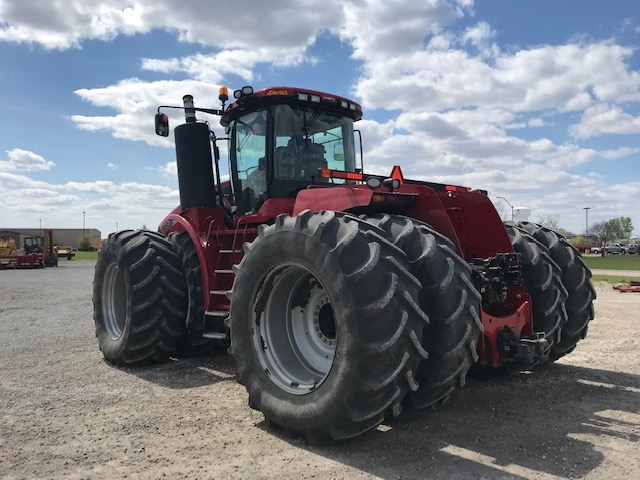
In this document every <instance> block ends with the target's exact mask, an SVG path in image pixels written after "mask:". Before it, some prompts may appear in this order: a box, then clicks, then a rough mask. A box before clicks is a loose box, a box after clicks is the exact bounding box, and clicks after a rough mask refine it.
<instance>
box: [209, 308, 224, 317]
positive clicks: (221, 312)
mask: <svg viewBox="0 0 640 480" xmlns="http://www.w3.org/2000/svg"><path fill="white" fill-rule="evenodd" d="M204 314H205V315H207V316H209V317H227V316H229V312H228V311H226V310H207V311H206V312H204Z"/></svg>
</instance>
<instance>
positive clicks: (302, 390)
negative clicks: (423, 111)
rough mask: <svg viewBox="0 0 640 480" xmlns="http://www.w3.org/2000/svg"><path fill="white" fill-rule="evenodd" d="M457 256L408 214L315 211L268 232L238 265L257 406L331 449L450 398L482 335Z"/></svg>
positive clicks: (239, 314) (242, 362)
mask: <svg viewBox="0 0 640 480" xmlns="http://www.w3.org/2000/svg"><path fill="white" fill-rule="evenodd" d="M416 242H417V243H416ZM456 257H457V255H456V254H455V252H454V251H453V246H452V245H451V244H450V242H449V241H448V240H446V239H444V238H443V237H440V236H439V235H437V234H434V232H432V231H431V230H429V229H428V227H426V226H425V225H417V224H415V223H414V222H412V221H410V220H408V219H404V218H402V217H395V216H379V217H378V216H376V217H364V218H355V217H351V216H349V215H341V214H336V213H334V212H321V213H319V214H314V213H312V212H310V211H305V212H302V213H301V214H299V215H298V216H297V217H290V216H288V215H281V216H279V217H277V219H276V221H275V223H274V224H273V225H270V226H265V227H261V228H260V229H259V235H258V237H257V238H256V240H255V241H254V242H252V243H251V244H246V245H245V256H244V258H243V260H242V262H241V263H240V264H239V265H238V267H237V272H236V278H235V282H234V286H233V290H232V295H231V314H230V318H229V327H230V329H231V341H232V346H231V349H232V351H233V354H234V355H235V359H236V365H237V368H238V377H239V379H240V381H241V383H243V384H244V385H245V387H246V388H247V391H248V393H249V405H250V406H251V407H252V408H255V409H257V410H260V411H261V412H262V413H263V414H264V416H265V418H266V420H267V421H268V422H269V423H271V424H275V425H278V426H280V427H282V428H283V429H284V430H285V431H286V432H288V433H289V434H293V435H302V436H304V437H306V438H307V440H308V441H310V442H311V443H327V442H331V441H336V440H345V439H348V438H351V437H354V436H356V435H359V434H361V433H363V432H365V431H367V430H370V429H372V428H375V427H376V426H377V425H379V424H380V423H381V422H382V421H383V420H384V419H385V417H397V416H401V415H406V414H413V413H417V412H418V411H421V410H424V409H426V408H430V407H432V406H433V405H435V404H436V403H438V402H441V401H443V400H444V399H446V397H447V396H448V395H449V393H450V391H451V390H452V389H453V388H454V387H455V386H456V385H459V384H461V383H463V382H464V377H465V375H466V372H467V370H468V368H469V366H470V365H471V364H472V363H473V361H475V358H476V357H475V355H476V353H475V342H476V341H477V337H478V335H479V332H480V330H481V325H480V322H479V319H478V317H477V315H478V312H477V306H478V304H479V296H478V294H477V292H475V291H474V289H473V286H472V284H471V282H470V271H468V268H469V267H468V266H466V264H464V262H462V261H461V260H459V259H457V258H456ZM441 277H445V278H441ZM425 284H427V288H426V289H424V288H423V286H424V285H425ZM474 315H475V316H474ZM336 319H339V321H336Z"/></svg>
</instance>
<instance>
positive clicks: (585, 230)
mask: <svg viewBox="0 0 640 480" xmlns="http://www.w3.org/2000/svg"><path fill="white" fill-rule="evenodd" d="M583 209H584V222H585V229H584V236H585V237H587V238H589V210H590V209H591V207H583Z"/></svg>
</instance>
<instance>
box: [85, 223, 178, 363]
mask: <svg viewBox="0 0 640 480" xmlns="http://www.w3.org/2000/svg"><path fill="white" fill-rule="evenodd" d="M184 296H185V295H184V287H183V279H182V271H181V269H180V264H179V262H178V259H177V257H176V256H175V254H174V253H173V251H172V250H171V244H170V243H169V242H168V241H167V240H166V239H165V238H164V237H163V236H162V235H159V234H157V233H155V232H149V231H141V230H137V231H132V230H125V231H122V232H117V233H112V234H111V235H109V238H108V239H107V241H106V242H105V243H104V244H103V246H102V249H101V250H100V254H99V255H98V261H97V263H96V268H95V276H94V281H93V318H94V321H95V326H96V337H97V338H98V345H99V346H100V350H102V353H103V355H104V357H105V359H107V360H108V361H110V362H112V363H115V364H116V365H121V366H134V365H142V364H146V363H150V362H157V361H163V360H166V359H167V358H168V357H169V356H170V355H171V354H172V353H173V352H174V351H175V350H176V348H177V345H178V340H179V339H180V336H181V333H182V330H181V324H182V322H184V315H185V309H184V305H185V300H184Z"/></svg>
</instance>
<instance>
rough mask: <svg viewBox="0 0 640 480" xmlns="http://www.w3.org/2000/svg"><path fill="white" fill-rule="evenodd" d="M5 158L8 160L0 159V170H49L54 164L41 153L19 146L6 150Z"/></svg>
mask: <svg viewBox="0 0 640 480" xmlns="http://www.w3.org/2000/svg"><path fill="white" fill-rule="evenodd" d="M7 158H8V160H0V170H4V171H22V172H29V171H38V170H49V169H50V168H52V167H54V166H55V163H53V162H51V161H49V160H46V159H45V158H44V157H42V156H41V155H38V154H37V153H34V152H30V151H29V150H22V149H21V148H14V149H13V150H7Z"/></svg>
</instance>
